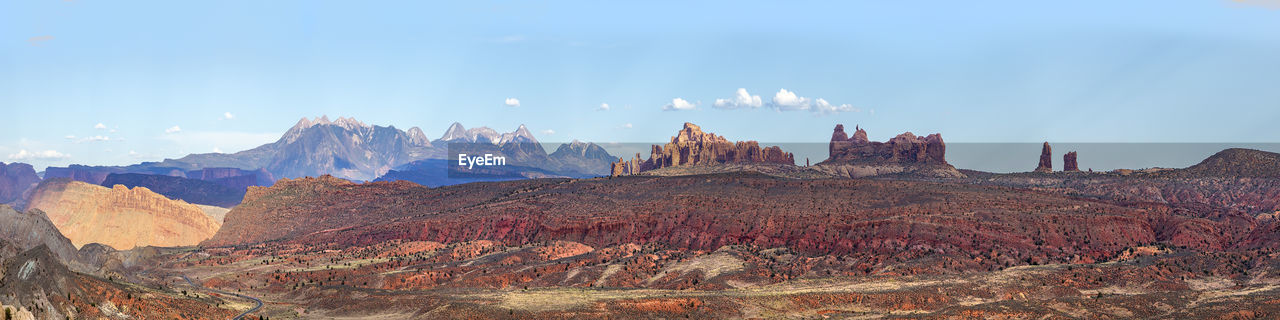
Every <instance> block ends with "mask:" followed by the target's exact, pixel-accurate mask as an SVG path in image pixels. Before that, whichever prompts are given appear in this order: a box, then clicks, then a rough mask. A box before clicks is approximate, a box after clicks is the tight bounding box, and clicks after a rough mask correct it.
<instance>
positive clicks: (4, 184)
mask: <svg viewBox="0 0 1280 320" xmlns="http://www.w3.org/2000/svg"><path fill="white" fill-rule="evenodd" d="M39 182H40V177H39V176H37V175H36V170H35V168H32V167H31V165H29V164H25V163H10V164H7V165H6V164H4V162H0V204H2V203H12V202H14V201H17V200H19V199H21V198H22V193H23V192H24V191H27V189H30V188H31V187H33V186H35V184H36V183H39Z"/></svg>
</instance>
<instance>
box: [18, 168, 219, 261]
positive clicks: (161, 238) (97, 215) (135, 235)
mask: <svg viewBox="0 0 1280 320" xmlns="http://www.w3.org/2000/svg"><path fill="white" fill-rule="evenodd" d="M27 205H28V209H39V210H41V211H44V212H45V213H46V214H48V216H49V220H50V221H52V222H53V224H54V226H56V227H58V230H59V231H61V232H62V234H63V235H65V236H66V237H67V238H68V239H71V243H72V244H74V245H75V246H76V247H81V246H84V245H85V244H88V243H94V242H96V243H102V244H105V245H108V246H111V247H113V248H116V249H121V250H128V249H131V248H133V247H137V246H166V247H172V246H186V245H194V244H197V243H199V242H200V241H203V240H205V239H208V238H209V237H211V236H213V234H214V233H215V232H217V231H218V227H219V226H220V225H221V222H220V221H214V220H213V219H210V218H209V217H208V216H206V215H205V213H204V211H203V210H201V208H200V207H198V206H196V205H193V204H189V203H187V202H185V201H181V200H170V199H168V198H165V197H164V196H162V195H160V194H157V193H155V192H151V190H148V189H147V188H143V187H136V188H133V189H129V188H126V187H125V186H122V185H116V186H114V187H112V188H106V187H102V186H97V185H91V184H88V183H84V182H79V181H71V180H67V179H50V180H45V181H44V182H42V183H40V185H38V186H36V188H35V189H33V190H32V191H31V195H30V198H29V200H28V202H27Z"/></svg>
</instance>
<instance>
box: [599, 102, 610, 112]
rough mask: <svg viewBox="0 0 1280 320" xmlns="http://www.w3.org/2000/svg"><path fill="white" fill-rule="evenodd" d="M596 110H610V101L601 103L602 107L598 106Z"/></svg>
mask: <svg viewBox="0 0 1280 320" xmlns="http://www.w3.org/2000/svg"><path fill="white" fill-rule="evenodd" d="M596 110H600V111H609V104H608V103H601V104H600V107H599V108H596Z"/></svg>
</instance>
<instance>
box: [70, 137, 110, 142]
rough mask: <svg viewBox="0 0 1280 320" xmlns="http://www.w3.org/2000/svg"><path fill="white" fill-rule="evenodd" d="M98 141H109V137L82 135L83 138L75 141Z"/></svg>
mask: <svg viewBox="0 0 1280 320" xmlns="http://www.w3.org/2000/svg"><path fill="white" fill-rule="evenodd" d="M99 141H111V137H108V136H92V137H84V138H81V139H80V140H76V143H82V142H99Z"/></svg>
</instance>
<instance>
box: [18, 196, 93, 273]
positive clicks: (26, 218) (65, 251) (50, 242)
mask: <svg viewBox="0 0 1280 320" xmlns="http://www.w3.org/2000/svg"><path fill="white" fill-rule="evenodd" d="M0 239H4V241H7V242H8V243H9V244H11V245H14V246H15V247H17V249H18V250H19V251H24V250H29V249H31V248H35V247H38V246H42V245H43V246H46V247H48V248H49V250H50V251H52V252H53V254H54V255H55V256H57V257H58V259H60V260H61V261H63V262H64V263H65V262H70V261H74V260H75V259H76V247H75V246H73V245H72V244H71V240H69V239H67V237H65V236H63V235H62V233H61V232H58V228H57V227H55V226H54V225H53V222H52V221H49V217H47V216H45V214H44V212H42V211H40V210H38V209H32V210H27V212H19V211H17V210H14V209H13V208H10V207H9V206H7V205H2V204H0Z"/></svg>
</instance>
